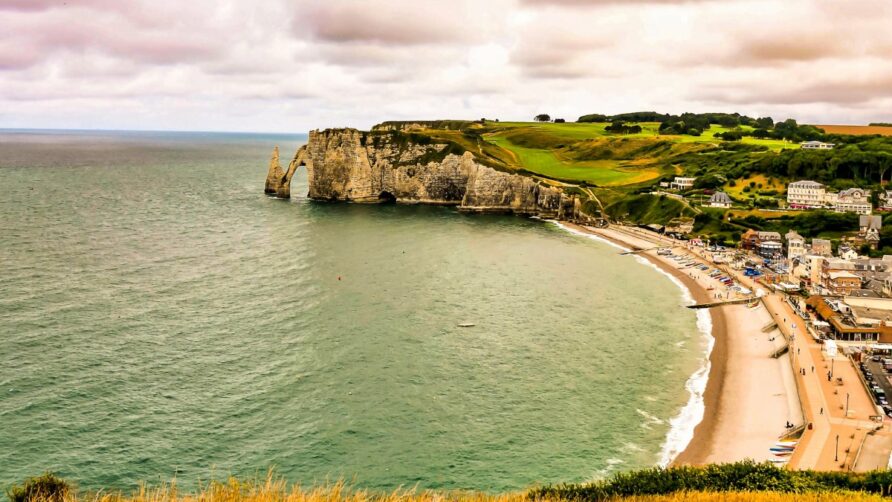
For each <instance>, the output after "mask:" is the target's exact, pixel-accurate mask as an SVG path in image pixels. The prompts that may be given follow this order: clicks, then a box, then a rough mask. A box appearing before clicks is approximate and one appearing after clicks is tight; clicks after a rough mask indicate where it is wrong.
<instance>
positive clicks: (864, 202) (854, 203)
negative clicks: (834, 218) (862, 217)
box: [836, 188, 873, 214]
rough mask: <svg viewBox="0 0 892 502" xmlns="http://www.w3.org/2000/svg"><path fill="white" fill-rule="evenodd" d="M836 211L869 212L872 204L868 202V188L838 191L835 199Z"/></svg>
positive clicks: (871, 209)
mask: <svg viewBox="0 0 892 502" xmlns="http://www.w3.org/2000/svg"><path fill="white" fill-rule="evenodd" d="M836 211H837V212H840V213H858V214H870V213H871V211H873V206H872V205H871V203H870V190H865V189H863V188H849V189H848V190H843V191H841V192H839V197H837V200H836Z"/></svg>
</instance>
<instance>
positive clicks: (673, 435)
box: [551, 221, 715, 466]
mask: <svg viewBox="0 0 892 502" xmlns="http://www.w3.org/2000/svg"><path fill="white" fill-rule="evenodd" d="M551 223H554V224H555V225H557V226H558V227H560V228H562V229H564V230H566V231H568V232H570V233H573V234H576V235H581V236H583V237H586V238H588V239H592V240H595V241H598V242H603V243H605V244H608V245H610V246H613V247H615V248H617V249H622V250H623V251H631V250H630V249H629V248H626V247H624V246H621V245H619V244H617V243H615V242H613V241H611V240H609V239H605V238H603V237H600V236H597V235H594V234H590V233H587V232H582V231H579V230H576V229H574V228H570V227H567V226H565V225H563V224H562V223H560V222H557V221H551ZM635 260H636V261H637V262H638V263H641V264H642V265H646V266H649V267H651V268H653V269H654V270H656V271H657V272H659V273H661V274H663V275H664V276H666V277H668V278H669V280H671V281H672V282H673V283H674V284H675V285H676V286H678V288H679V289H680V290H681V298H682V302H683V303H684V304H685V305H691V304H693V303H694V297H693V296H692V295H691V291H690V290H689V289H688V288H687V286H685V285H684V283H683V282H681V281H680V280H679V279H678V278H677V277H675V276H674V275H672V274H670V273H669V272H666V271H665V270H663V269H661V268H660V267H658V266H657V265H656V264H654V263H652V262H651V261H650V260H648V259H647V258H644V257H643V256H640V255H635ZM697 329H698V330H699V331H700V333H701V335H702V336H703V340H704V342H705V345H706V350H705V351H704V353H703V358H702V364H701V366H700V368H698V369H697V371H695V372H694V374H693V375H691V377H690V378H688V381H687V382H685V389H687V391H688V394H689V396H690V397H689V398H688V402H687V403H686V404H685V405H684V406H683V407H682V408H681V411H679V412H678V415H676V416H675V417H673V418H672V419H670V420H669V432H668V433H667V434H666V441H664V442H663V446H662V447H661V449H660V462H659V465H661V466H666V465H669V463H670V462H672V460H673V459H675V457H677V456H678V455H679V454H680V453H681V452H682V451H684V449H685V448H686V447H687V446H688V444H689V443H690V442H691V440H692V439H693V438H694V429H695V428H696V427H697V424H699V423H700V422H701V421H702V420H703V414H704V412H705V411H706V405H705V403H704V402H703V394H704V392H705V391H706V384H707V382H708V381H709V370H710V368H711V367H712V364H711V362H710V360H709V356H710V354H712V347H713V345H715V338H713V336H712V316H710V315H709V311H708V310H707V309H700V310H697ZM637 411H638V412H639V413H642V412H641V410H637ZM642 425H644V426H645V427H646V428H648V429H649V428H650V427H649V426H647V425H646V424H642Z"/></svg>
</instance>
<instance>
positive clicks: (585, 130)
mask: <svg viewBox="0 0 892 502" xmlns="http://www.w3.org/2000/svg"><path fill="white" fill-rule="evenodd" d="M639 125H640V126H641V131H640V132H637V133H633V134H619V133H614V132H611V131H609V130H608V126H609V124H606V123H550V122H549V123H539V122H493V121H477V122H472V121H460V120H435V121H403V122H384V123H382V124H379V125H377V126H375V127H374V128H373V129H372V131H373V132H376V131H377V132H382V133H383V132H386V131H391V132H392V131H397V132H398V133H401V134H411V135H413V136H416V137H418V136H427V137H429V138H431V140H434V141H439V142H450V143H454V144H456V145H459V146H460V147H461V148H462V149H464V150H465V151H470V152H472V153H474V155H476V156H477V157H478V158H480V159H481V160H482V161H484V162H486V163H488V164H490V165H494V166H495V167H504V168H506V169H510V170H515V171H519V172H523V173H527V174H534V175H539V176H541V177H544V178H549V179H552V180H557V181H560V182H567V183H574V184H575V183H585V184H588V185H593V186H602V187H625V186H640V185H643V184H650V183H653V182H654V181H655V180H656V179H657V178H660V177H661V176H664V175H675V174H681V173H682V172H683V166H682V165H680V164H679V162H683V157H684V156H688V155H692V154H697V153H701V152H702V153H707V152H711V151H712V152H715V151H720V150H721V149H722V148H723V145H724V144H725V142H724V141H723V140H722V139H721V138H718V137H717V136H716V135H719V134H722V133H724V132H728V131H729V130H730V129H728V128H725V127H721V126H717V125H714V126H712V127H711V128H710V129H709V130H708V131H706V132H704V133H702V134H701V135H700V136H690V135H669V134H660V133H659V123H657V122H644V123H640V124H639ZM746 128H747V127H746V126H744V127H743V129H746ZM750 129H751V128H750ZM739 144H743V145H747V146H750V147H752V148H751V151H752V152H766V151H767V152H776V151H780V150H782V149H783V148H785V147H786V148H799V146H798V145H795V144H791V143H785V142H784V141H780V140H774V139H756V138H752V137H745V138H743V140H741V141H740V142H739Z"/></svg>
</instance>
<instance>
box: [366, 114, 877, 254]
mask: <svg viewBox="0 0 892 502" xmlns="http://www.w3.org/2000/svg"><path fill="white" fill-rule="evenodd" d="M580 119H581V120H582V119H585V121H582V122H575V123H566V122H498V121H491V120H485V119H481V120H479V121H428V122H425V121H421V122H385V123H383V124H381V125H379V126H376V127H375V128H374V129H373V133H374V132H377V133H379V134H381V133H384V132H387V133H388V134H403V135H405V137H406V138H408V141H428V142H438V143H441V142H446V143H449V144H450V145H452V146H451V148H450V149H449V151H451V152H464V151H470V152H472V153H474V155H475V157H477V158H478V160H479V161H480V162H482V163H485V164H487V165H489V166H492V167H494V168H496V169H499V170H502V171H512V172H516V173H518V174H524V175H528V176H533V177H536V178H538V179H540V180H542V181H544V182H546V183H548V184H551V185H552V186H555V187H563V188H564V189H565V190H576V191H575V192H574V193H575V194H576V195H580V196H582V197H583V198H589V199H590V200H591V202H592V203H591V204H586V205H585V208H586V210H593V212H595V213H598V214H597V215H603V216H609V217H610V218H612V219H621V220H624V221H628V222H631V223H660V224H666V223H667V222H669V221H672V220H673V219H676V218H679V217H681V218H695V217H696V218H697V219H698V224H697V225H696V227H695V229H694V230H695V232H696V233H698V234H702V235H707V236H712V237H715V238H718V239H720V240H724V241H729V242H730V241H733V240H734V239H735V238H736V237H737V236H738V235H739V234H740V233H741V232H743V231H745V230H746V229H747V228H753V225H749V224H748V221H747V220H745V219H744V218H745V217H746V216H748V215H751V214H756V215H757V216H759V217H760V218H761V219H760V220H759V221H763V220H765V219H771V218H776V217H780V216H784V213H779V214H765V213H764V212H763V213H759V212H758V211H760V210H763V209H771V210H774V211H778V210H779V209H783V207H784V205H785V201H786V198H785V195H786V194H785V191H786V185H787V183H788V182H790V181H793V180H797V179H813V180H816V181H819V182H822V183H825V184H828V185H829V186H830V187H831V188H832V189H836V190H840V189H844V188H849V187H853V186H860V187H864V188H871V187H875V188H879V186H880V185H881V184H884V183H885V182H887V181H888V180H889V178H890V177H892V137H886V136H882V134H883V133H884V131H885V129H890V128H884V127H880V126H859V127H854V126H844V127H842V126H827V128H828V130H826V131H825V130H824V129H821V128H820V127H816V126H809V125H800V124H797V123H796V121H795V120H792V119H788V120H785V121H783V122H779V123H774V122H773V120H771V119H770V118H769V117H763V118H758V119H753V118H749V117H743V116H740V115H737V114H699V115H697V114H682V115H680V116H669V115H660V114H656V113H654V112H637V113H631V114H622V115H617V116H613V117H605V116H602V115H597V114H595V115H587V116H583V117H581V118H580ZM634 119H643V120H649V121H641V122H634V121H633V120H634ZM606 120H611V121H610V122H607V121H606ZM656 120H661V121H659V122H658V121H656ZM711 121H716V122H721V123H710V122H711ZM890 130H892V129H890ZM853 133H854V134H853ZM806 139H808V140H820V141H826V142H829V143H833V144H834V145H835V146H834V148H833V149H830V150H805V149H803V148H801V144H800V142H801V141H804V140H806ZM676 176H688V177H695V178H696V182H695V184H694V187H693V188H692V189H689V190H687V191H685V192H684V193H682V194H673V197H674V200H672V201H669V202H667V201H666V200H665V197H660V196H659V195H655V194H654V193H655V192H659V193H663V191H664V190H665V188H662V187H661V186H660V183H661V182H662V183H665V182H669V181H671V180H673V179H674V177H676ZM574 187H576V188H574ZM579 188H584V189H585V190H579ZM715 190H721V191H724V192H726V193H728V194H729V196H730V197H731V199H732V201H733V205H734V208H733V209H734V210H735V211H736V213H735V214H736V215H737V216H740V217H741V218H739V219H736V221H734V222H733V223H729V222H728V221H726V220H727V219H724V218H723V217H722V215H723V214H724V211H716V210H710V209H708V208H701V206H702V205H703V202H704V201H707V200H708V198H709V196H710V194H711V193H713V191H715ZM595 198H597V200H595ZM602 210H603V211H602ZM741 211H743V212H742V213H741ZM786 216H787V218H786V220H784V221H789V222H790V223H795V222H793V221H791V220H795V218H796V215H795V214H787V215H786ZM760 226H771V225H766V224H764V223H762V224H760ZM819 233H821V232H820V231H819ZM835 236H836V237H838V233H837V234H835Z"/></svg>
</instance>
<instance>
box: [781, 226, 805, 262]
mask: <svg viewBox="0 0 892 502" xmlns="http://www.w3.org/2000/svg"><path fill="white" fill-rule="evenodd" d="M784 239H786V240H787V259H788V260H792V259H793V258H798V257H800V256H802V255H804V254H805V252H806V248H805V237H802V236H801V235H799V234H798V233H797V232H796V231H795V230H790V231H789V232H787V234H786V235H784Z"/></svg>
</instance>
